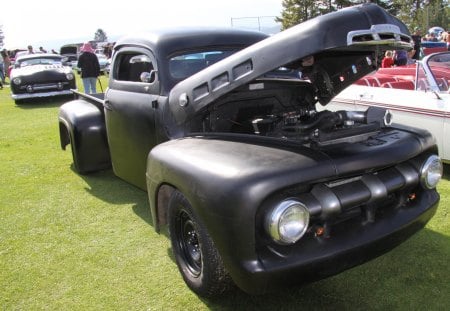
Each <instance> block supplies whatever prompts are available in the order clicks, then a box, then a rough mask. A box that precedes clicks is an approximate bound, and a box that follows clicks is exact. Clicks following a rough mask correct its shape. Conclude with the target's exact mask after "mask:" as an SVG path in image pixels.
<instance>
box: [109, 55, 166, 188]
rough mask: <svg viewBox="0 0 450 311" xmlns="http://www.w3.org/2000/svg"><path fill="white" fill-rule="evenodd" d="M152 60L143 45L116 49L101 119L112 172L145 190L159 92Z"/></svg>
mask: <svg viewBox="0 0 450 311" xmlns="http://www.w3.org/2000/svg"><path fill="white" fill-rule="evenodd" d="M156 69H157V68H156V61H155V58H154V56H153V54H152V53H151V51H149V50H147V49H143V48H135V47H126V48H122V49H119V50H118V51H117V52H116V53H115V55H114V59H113V72H111V74H112V77H111V78H110V85H109V89H108V91H107V94H106V96H105V118H106V129H107V133H108V143H109V147H110V151H111V161H112V166H113V170H114V173H115V174H116V175H117V176H118V177H120V178H122V179H124V180H125V181H127V182H129V183H131V184H133V185H136V186H138V187H139V188H142V189H144V190H145V189H146V184H145V169H146V160H147V155H148V153H149V151H150V149H151V148H152V147H153V146H154V145H155V144H156V133H155V115H156V113H155V111H156V104H155V103H156V100H157V98H158V93H159V82H158V78H157V75H156Z"/></svg>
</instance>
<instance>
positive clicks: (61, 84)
mask: <svg viewBox="0 0 450 311" xmlns="http://www.w3.org/2000/svg"><path fill="white" fill-rule="evenodd" d="M66 65H67V64H66V63H64V62H63V59H62V57H61V56H59V55H55V54H28V55H22V56H19V57H18V58H17V59H16V60H15V63H14V68H13V69H12V70H11V74H10V80H11V96H12V98H13V99H14V100H15V101H16V103H19V102H21V101H23V100H26V99H30V98H39V97H50V96H59V95H72V93H71V91H70V90H71V89H76V82H75V76H74V74H73V72H72V69H71V67H70V66H66Z"/></svg>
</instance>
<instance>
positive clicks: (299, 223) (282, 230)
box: [266, 199, 309, 244]
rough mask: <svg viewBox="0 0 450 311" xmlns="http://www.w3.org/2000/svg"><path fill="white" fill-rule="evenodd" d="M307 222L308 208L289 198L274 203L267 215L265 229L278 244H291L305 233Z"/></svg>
mask: <svg viewBox="0 0 450 311" xmlns="http://www.w3.org/2000/svg"><path fill="white" fill-rule="evenodd" d="M308 224H309V211H308V208H307V207H306V206H305V205H304V204H303V203H301V202H299V201H296V200H292V199H290V200H285V201H282V202H281V203H279V204H278V205H276V206H275V207H274V208H273V209H272V211H271V213H270V214H269V215H267V218H266V231H267V233H268V234H269V235H270V236H271V237H272V239H273V240H274V241H275V242H277V243H279V244H293V243H295V242H297V241H298V240H299V239H300V238H301V237H302V236H303V235H304V234H305V232H306V229H308Z"/></svg>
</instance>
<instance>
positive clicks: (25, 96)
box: [11, 90, 73, 100]
mask: <svg viewBox="0 0 450 311" xmlns="http://www.w3.org/2000/svg"><path fill="white" fill-rule="evenodd" d="M72 94H73V93H72V91H71V90H63V91H51V92H38V93H22V94H11V97H12V98H13V99H14V100H21V99H30V98H40V97H52V96H64V95H72Z"/></svg>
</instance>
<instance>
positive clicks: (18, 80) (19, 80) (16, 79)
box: [13, 78, 22, 85]
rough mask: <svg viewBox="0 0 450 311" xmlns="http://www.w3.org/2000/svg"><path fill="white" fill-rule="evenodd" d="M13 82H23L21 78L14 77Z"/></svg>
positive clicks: (17, 83)
mask: <svg viewBox="0 0 450 311" xmlns="http://www.w3.org/2000/svg"><path fill="white" fill-rule="evenodd" d="M13 83H14V84H16V85H19V84H20V83H22V80H21V79H20V78H14V79H13Z"/></svg>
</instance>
